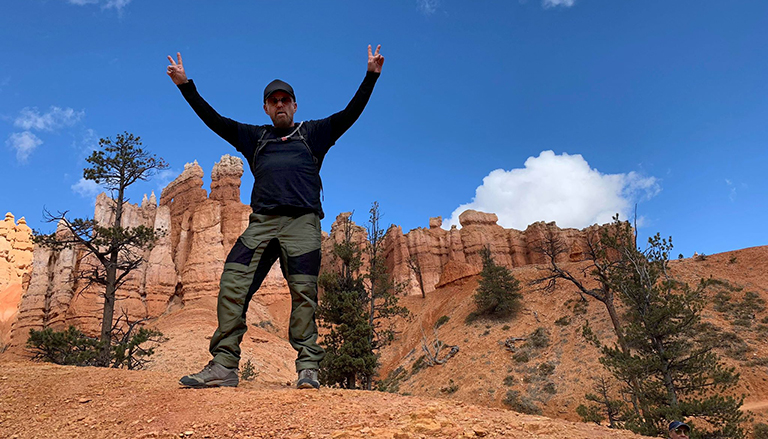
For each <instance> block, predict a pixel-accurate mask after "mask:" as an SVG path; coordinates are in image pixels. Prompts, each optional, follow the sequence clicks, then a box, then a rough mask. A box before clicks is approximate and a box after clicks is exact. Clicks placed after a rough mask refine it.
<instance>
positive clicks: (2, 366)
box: [0, 362, 640, 439]
mask: <svg viewBox="0 0 768 439" xmlns="http://www.w3.org/2000/svg"><path fill="white" fill-rule="evenodd" d="M0 437H3V438H141V437H152V438H154V437H161V438H162V437H165V438H170V437H197V438H225V437H237V438H338V439H340V438H350V439H351V438H382V439H383V438H393V439H395V438H396V439H407V438H459V437H489V438H490V437H510V438H521V439H522V438H534V437H535V438H573V439H579V438H585V439H586V438H617V439H618V438H634V437H640V436H636V435H633V434H630V433H628V432H624V431H612V430H608V429H606V428H602V427H599V426H595V425H587V424H581V423H570V422H567V421H560V420H552V419H547V418H543V417H536V416H527V415H521V414H518V413H515V412H511V411H508V410H501V409H489V408H486V407H481V406H474V405H470V404H464V403H461V402H453V401H447V400H435V399H431V398H420V397H406V396H400V395H394V394H388V393H381V392H364V391H350V390H335V389H327V388H323V389H321V390H319V391H314V390H302V391H300V390H295V389H293V388H292V387H287V386H285V385H282V386H280V385H256V384H253V383H246V384H245V385H244V386H241V387H238V388H235V389H232V388H221V389H206V390H193V389H183V388H180V387H179V386H178V385H177V384H176V378H175V376H172V375H169V374H167V373H161V372H153V371H140V372H134V371H125V370H114V369H98V368H91V367H86V368H78V367H68V366H54V365H46V364H29V363H13V362H11V363H8V362H5V363H0Z"/></svg>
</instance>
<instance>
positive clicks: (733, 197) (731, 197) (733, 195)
mask: <svg viewBox="0 0 768 439" xmlns="http://www.w3.org/2000/svg"><path fill="white" fill-rule="evenodd" d="M725 184H726V186H728V189H730V190H729V192H728V199H729V200H731V201H736V186H735V185H734V184H733V182H732V181H731V180H729V179H727V178H726V179H725Z"/></svg>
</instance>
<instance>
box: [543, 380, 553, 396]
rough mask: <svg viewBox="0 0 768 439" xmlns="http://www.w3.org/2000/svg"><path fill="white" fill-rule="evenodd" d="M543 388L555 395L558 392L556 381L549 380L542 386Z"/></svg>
mask: <svg viewBox="0 0 768 439" xmlns="http://www.w3.org/2000/svg"><path fill="white" fill-rule="evenodd" d="M541 390H542V391H543V392H545V393H549V394H550V395H554V394H555V393H557V388H556V387H555V383H553V382H551V381H548V382H547V383H546V384H544V385H543V386H541Z"/></svg>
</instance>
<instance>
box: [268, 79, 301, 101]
mask: <svg viewBox="0 0 768 439" xmlns="http://www.w3.org/2000/svg"><path fill="white" fill-rule="evenodd" d="M276 91H284V92H286V93H288V94H289V95H291V97H292V98H293V100H294V101H296V95H295V94H294V93H293V87H291V86H290V84H288V83H287V82H285V81H281V80H279V79H275V80H274V81H272V82H270V83H269V84H267V87H266V88H265V89H264V102H267V98H268V97H269V96H270V95H271V94H272V93H274V92H276Z"/></svg>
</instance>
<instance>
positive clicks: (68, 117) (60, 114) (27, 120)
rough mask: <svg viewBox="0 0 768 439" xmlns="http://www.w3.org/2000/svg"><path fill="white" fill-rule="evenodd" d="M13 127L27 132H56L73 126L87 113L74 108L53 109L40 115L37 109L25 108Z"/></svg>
mask: <svg viewBox="0 0 768 439" xmlns="http://www.w3.org/2000/svg"><path fill="white" fill-rule="evenodd" d="M20 113H21V114H20V115H19V117H17V118H16V120H14V121H13V125H14V126H16V127H18V128H22V129H25V130H30V129H34V130H39V131H54V130H56V129H59V128H62V127H65V126H72V125H74V124H76V123H77V122H79V121H80V119H82V118H83V116H85V111H75V110H73V109H72V108H60V107H51V108H50V110H48V112H47V113H40V111H39V110H38V109H37V108H29V107H27V108H24V109H23V110H21V112H20Z"/></svg>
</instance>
